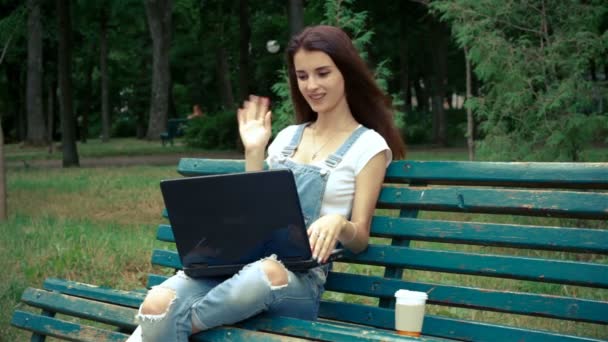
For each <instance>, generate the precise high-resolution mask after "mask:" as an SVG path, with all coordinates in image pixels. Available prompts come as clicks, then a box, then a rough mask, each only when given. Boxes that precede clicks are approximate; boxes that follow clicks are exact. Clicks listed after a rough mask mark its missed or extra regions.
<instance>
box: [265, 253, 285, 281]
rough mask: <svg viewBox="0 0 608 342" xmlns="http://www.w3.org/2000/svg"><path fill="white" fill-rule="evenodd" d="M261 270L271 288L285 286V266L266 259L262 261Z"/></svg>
mask: <svg viewBox="0 0 608 342" xmlns="http://www.w3.org/2000/svg"><path fill="white" fill-rule="evenodd" d="M262 270H263V271H264V273H266V276H267V277H268V281H269V282H270V285H271V286H286V285H287V283H288V281H289V277H288V274H287V270H286V269H285V266H283V264H281V263H280V262H279V261H276V260H273V259H266V260H264V261H262Z"/></svg>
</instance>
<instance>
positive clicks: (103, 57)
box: [99, 8, 110, 142]
mask: <svg viewBox="0 0 608 342" xmlns="http://www.w3.org/2000/svg"><path fill="white" fill-rule="evenodd" d="M99 67H100V72H101V141H102V142H108V141H109V140H110V110H109V108H110V104H109V100H108V91H109V90H108V89H109V86H108V15H107V9H106V8H103V9H102V11H101V18H100V26H99Z"/></svg>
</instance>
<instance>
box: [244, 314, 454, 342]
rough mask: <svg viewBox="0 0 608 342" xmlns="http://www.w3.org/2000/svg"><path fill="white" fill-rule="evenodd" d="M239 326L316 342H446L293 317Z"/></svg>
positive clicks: (255, 320) (263, 319)
mask: <svg viewBox="0 0 608 342" xmlns="http://www.w3.org/2000/svg"><path fill="white" fill-rule="evenodd" d="M239 326H242V327H245V328H250V329H261V330H264V331H273V332H283V333H289V334H295V335H297V336H302V337H306V338H310V339H313V340H315V341H317V340H322V341H335V342H339V341H344V342H351V341H355V342H356V341H395V342H396V341H437V342H438V341H445V340H444V339H439V338H434V337H429V336H421V337H420V338H413V337H406V336H401V335H397V334H396V333H395V332H394V330H381V329H373V328H371V327H369V326H361V325H354V324H345V323H343V322H332V321H327V320H318V321H307V320H301V319H296V318H290V317H275V316H267V315H262V316H258V317H254V318H251V319H248V320H246V321H243V322H241V323H239Z"/></svg>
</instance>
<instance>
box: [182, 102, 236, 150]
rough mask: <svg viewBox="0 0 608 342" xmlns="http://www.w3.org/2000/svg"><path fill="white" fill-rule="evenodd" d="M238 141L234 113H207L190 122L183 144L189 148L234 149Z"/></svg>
mask: <svg viewBox="0 0 608 342" xmlns="http://www.w3.org/2000/svg"><path fill="white" fill-rule="evenodd" d="M237 139H238V124H237V121H236V114H235V112H234V111H223V112H218V113H208V114H207V115H205V116H204V117H202V118H195V119H192V120H190V122H189V124H188V127H187V128H186V134H185V136H184V142H185V143H186V145H188V146H191V147H198V148H206V149H234V148H236V142H237Z"/></svg>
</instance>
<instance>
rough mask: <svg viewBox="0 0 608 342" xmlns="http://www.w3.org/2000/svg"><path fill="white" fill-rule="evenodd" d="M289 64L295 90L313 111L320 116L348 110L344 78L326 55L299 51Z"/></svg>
mask: <svg viewBox="0 0 608 342" xmlns="http://www.w3.org/2000/svg"><path fill="white" fill-rule="evenodd" d="M293 63H294V67H295V74H296V77H297V79H298V89H299V90H300V93H301V94H302V96H303V97H304V99H305V100H306V102H307V103H308V105H309V106H310V107H311V108H312V110H313V111H315V112H317V113H319V114H323V113H332V112H336V111H342V110H348V105H347V103H346V94H345V92H344V77H342V73H341V72H340V70H338V67H336V65H335V64H334V61H333V60H332V59H331V57H329V55H327V54H326V53H325V52H322V51H307V50H304V49H300V50H298V52H296V53H295V55H294V57H293Z"/></svg>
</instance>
